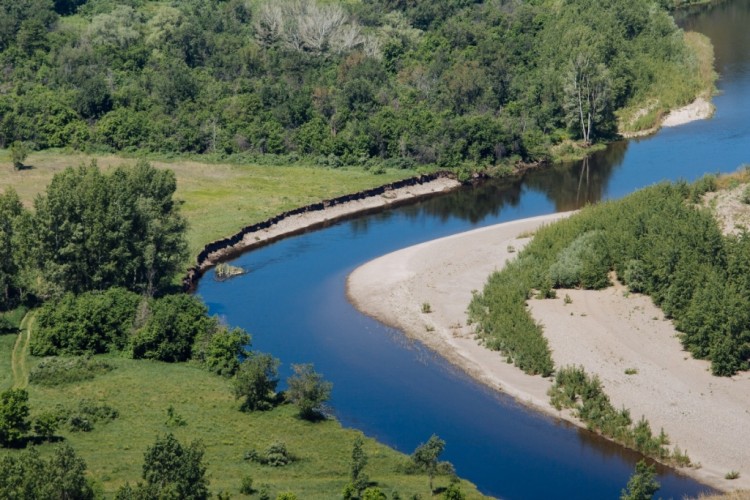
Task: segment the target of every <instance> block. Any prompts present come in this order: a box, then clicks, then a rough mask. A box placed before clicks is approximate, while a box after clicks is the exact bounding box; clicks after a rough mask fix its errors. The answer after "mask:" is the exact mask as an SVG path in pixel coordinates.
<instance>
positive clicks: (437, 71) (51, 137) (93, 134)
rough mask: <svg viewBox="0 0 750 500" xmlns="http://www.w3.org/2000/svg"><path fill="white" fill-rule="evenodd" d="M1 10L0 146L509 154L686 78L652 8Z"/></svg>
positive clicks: (405, 158)
mask: <svg viewBox="0 0 750 500" xmlns="http://www.w3.org/2000/svg"><path fill="white" fill-rule="evenodd" d="M3 18H4V19H6V21H7V22H5V23H4V24H3V27H2V29H0V63H1V64H2V65H3V67H4V68H6V69H7V71H6V75H5V80H4V81H5V85H4V86H3V88H2V89H0V110H2V113H0V115H1V116H2V119H1V120H0V145H2V146H5V147H8V146H10V145H11V144H12V143H15V142H16V141H21V142H22V143H28V145H29V146H31V147H32V149H37V150H38V149H47V148H55V147H72V148H75V149H80V150H96V151H110V152H111V151H152V152H161V153H185V152H190V153H200V154H203V153H208V154H212V155H219V156H222V155H224V156H226V155H244V156H246V157H248V158H257V155H264V154H269V153H270V154H280V153H281V154H284V155H287V160H291V159H292V157H295V158H300V157H306V158H309V160H310V161H311V162H313V163H315V164H316V165H329V166H330V165H334V166H335V165H340V164H350V165H365V166H368V165H369V166H376V167H377V168H382V167H396V168H404V167H406V168H409V167H411V166H413V165H417V164H437V165H438V166H439V167H441V168H444V167H460V166H462V165H463V164H465V163H469V164H471V165H488V164H492V165H495V164H503V163H505V164H515V163H516V162H517V161H519V160H522V161H526V162H533V161H537V160H540V159H544V158H546V157H547V155H548V154H549V151H550V147H551V146H553V145H555V144H559V143H561V142H564V141H566V140H575V141H579V140H580V141H582V142H584V143H590V142H592V141H597V140H601V139H606V138H608V137H612V135H613V134H614V133H615V131H616V123H615V114H614V113H615V112H616V111H617V110H618V109H622V108H624V107H633V108H634V109H635V108H640V107H642V106H643V105H644V103H643V102H642V101H643V99H651V98H658V99H660V100H661V95H662V94H663V93H665V92H667V91H669V92H677V91H674V90H672V89H679V91H678V92H677V93H678V94H679V96H680V97H679V98H678V99H675V102H679V101H681V100H685V99H688V97H687V96H688V94H690V93H692V94H693V96H695V95H697V94H698V93H700V92H701V91H702V90H703V88H702V87H701V86H700V84H699V81H698V79H697V78H695V71H696V65H695V57H694V54H693V51H692V50H691V48H690V47H689V46H688V45H687V44H686V43H685V40H684V38H683V37H682V36H681V33H680V31H679V30H678V28H677V27H676V25H675V24H674V21H673V20H672V19H671V17H669V14H668V12H667V11H666V10H665V9H664V5H663V4H659V3H655V2H653V1H651V0H635V1H634V0H608V1H607V2H590V1H587V0H566V1H564V2H558V1H553V0H543V1H534V2H531V1H521V2H502V1H500V0H488V1H455V2H448V3H439V4H436V3H435V2H429V1H421V0H420V1H416V2H407V3H404V2H393V1H390V0H375V1H367V2H364V1H352V2H322V1H317V0H306V1H304V2H293V1H291V0H288V1H287V0H284V1H281V2H270V1H254V2H244V1H241V0H231V1H228V2H223V3H219V4H217V3H216V2H214V1H213V0H191V1H189V2H179V3H177V4H175V5H166V4H163V3H159V2H152V1H141V2H131V3H129V4H127V5H125V4H118V3H116V2H111V1H109V0H71V1H61V2H54V3H52V2H46V1H44V0H23V1H22V2H20V3H18V2H16V3H14V4H13V8H10V7H4V8H3ZM668 101H669V99H665V100H664V102H665V103H666V102H668Z"/></svg>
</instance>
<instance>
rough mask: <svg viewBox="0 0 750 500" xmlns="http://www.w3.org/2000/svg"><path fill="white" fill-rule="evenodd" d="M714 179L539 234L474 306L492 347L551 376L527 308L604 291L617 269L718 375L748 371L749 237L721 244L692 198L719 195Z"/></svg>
mask: <svg viewBox="0 0 750 500" xmlns="http://www.w3.org/2000/svg"><path fill="white" fill-rule="evenodd" d="M712 179H713V178H712V177H706V178H704V179H703V180H701V181H700V182H699V183H698V184H697V185H696V186H688V185H686V184H684V183H677V184H660V185H657V186H653V187H650V188H647V189H644V190H642V191H639V192H637V193H634V194H632V195H630V196H628V197H626V198H624V199H622V200H618V201H613V202H606V203H601V204H599V205H597V206H593V207H589V208H586V209H584V210H582V211H581V213H580V214H577V215H575V216H573V217H570V218H569V219H567V220H564V221H560V222H559V223H556V224H553V225H552V226H550V227H546V228H543V229H541V230H539V231H538V232H537V234H536V236H535V238H534V240H533V241H532V242H531V243H530V244H529V245H528V246H527V247H526V248H525V249H524V251H523V252H521V253H520V254H519V257H518V259H517V260H516V261H514V262H512V263H511V264H510V265H508V266H506V268H505V269H504V270H503V271H502V272H501V273H496V274H494V275H493V276H491V277H490V279H489V281H488V283H487V285H486V286H485V289H484V291H483V293H481V294H478V295H476V296H475V297H474V299H473V300H472V303H471V305H470V308H469V311H470V315H471V318H472V320H474V321H476V322H477V323H478V325H479V332H480V334H481V335H482V337H483V339H484V341H485V343H486V344H487V345H488V346H489V347H491V348H496V349H499V350H501V351H503V353H505V354H506V355H507V356H508V357H509V358H510V359H511V360H512V361H513V362H514V363H516V364H517V365H518V366H520V367H521V368H523V369H524V370H526V371H528V372H531V373H543V374H549V373H551V371H552V363H551V359H550V358H549V354H548V350H547V347H546V342H545V341H544V338H543V336H542V334H541V328H540V327H538V326H537V325H535V324H534V322H533V320H532V319H531V317H530V316H529V314H528V311H527V310H526V308H525V301H526V300H527V299H528V298H529V297H530V294H531V291H532V290H541V291H542V292H543V293H542V294H541V295H544V293H546V292H545V291H547V290H549V288H550V287H552V286H581V287H584V288H600V287H602V286H606V284H607V272H608V271H609V270H614V271H615V272H616V273H617V276H618V278H620V279H622V280H623V281H624V282H625V284H627V285H628V286H629V287H630V288H631V290H632V291H637V292H643V293H646V294H648V295H650V296H651V297H652V298H653V300H654V302H655V303H656V304H657V305H659V306H661V307H662V309H663V310H664V313H665V314H666V315H667V316H668V317H671V318H673V319H674V320H675V324H676V326H677V328H678V329H679V330H680V331H681V332H683V335H682V343H683V345H684V346H685V348H686V349H687V350H689V351H690V352H691V353H693V355H695V356H696V357H700V358H708V359H711V360H712V371H713V372H714V373H715V374H717V375H731V374H733V373H735V372H736V371H737V370H745V369H747V367H748V359H750V278H748V276H750V266H748V264H747V262H749V261H750V239H749V237H748V236H747V235H745V234H742V235H740V236H730V237H723V236H722V234H721V231H720V230H719V227H718V225H717V223H716V221H715V220H714V218H713V216H712V215H711V213H710V212H709V211H708V210H706V209H702V208H699V207H696V206H694V205H693V204H692V202H691V201H690V200H691V198H692V197H693V196H694V193H696V192H698V193H701V194H702V193H704V192H705V191H706V190H709V189H713V187H714V186H715V182H716V181H715V179H713V180H712Z"/></svg>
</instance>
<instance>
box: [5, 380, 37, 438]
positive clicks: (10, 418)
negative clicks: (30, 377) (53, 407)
mask: <svg viewBox="0 0 750 500" xmlns="http://www.w3.org/2000/svg"><path fill="white" fill-rule="evenodd" d="M29 428H30V423H29V393H28V392H27V391H26V390H25V389H8V390H7V391H3V392H2V393H0V446H1V447H8V446H13V445H15V444H17V443H18V442H19V441H20V440H21V439H22V438H23V437H24V436H25V435H26V433H27V432H28V431H29Z"/></svg>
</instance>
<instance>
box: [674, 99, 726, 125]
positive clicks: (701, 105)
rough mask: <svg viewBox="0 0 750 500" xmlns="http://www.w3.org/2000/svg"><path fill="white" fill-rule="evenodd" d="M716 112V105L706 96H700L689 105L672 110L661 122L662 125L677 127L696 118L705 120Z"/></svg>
mask: <svg viewBox="0 0 750 500" xmlns="http://www.w3.org/2000/svg"><path fill="white" fill-rule="evenodd" d="M713 112H714V106H713V105H712V104H711V103H710V102H709V101H708V100H706V99H705V98H704V97H699V98H697V99H696V100H695V101H693V102H691V103H690V104H688V105H687V106H683V107H681V108H678V109H675V110H672V111H670V112H669V113H668V114H667V116H666V117H665V118H664V120H663V121H662V123H661V126H662V127H677V126H679V125H684V124H686V123H690V122H694V121H696V120H705V119H706V118H709V117H710V116H711V115H712V114H713Z"/></svg>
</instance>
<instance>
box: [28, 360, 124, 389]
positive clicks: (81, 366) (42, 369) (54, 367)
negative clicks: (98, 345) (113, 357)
mask: <svg viewBox="0 0 750 500" xmlns="http://www.w3.org/2000/svg"><path fill="white" fill-rule="evenodd" d="M112 370H114V366H113V365H112V364H111V363H109V362H107V361H104V360H102V359H96V358H91V357H86V356H79V357H73V358H58V357H54V358H44V359H43V360H42V361H40V362H39V364H38V365H36V366H35V367H34V368H32V369H31V372H30V373H29V382H30V383H32V384H36V385H43V386H48V387H50V386H55V385H62V384H70V383H74V382H81V381H84V380H91V379H93V378H94V377H95V376H96V375H102V374H104V373H108V372H110V371H112Z"/></svg>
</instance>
